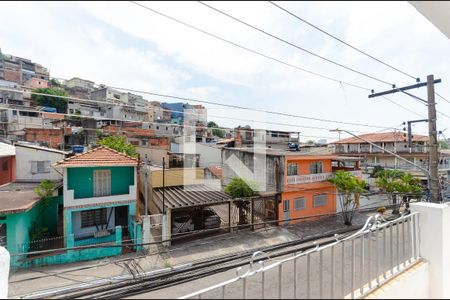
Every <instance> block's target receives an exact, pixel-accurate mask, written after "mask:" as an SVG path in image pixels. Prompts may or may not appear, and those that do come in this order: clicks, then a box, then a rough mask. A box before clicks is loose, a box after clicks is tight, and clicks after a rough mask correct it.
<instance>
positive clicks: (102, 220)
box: [81, 208, 107, 228]
mask: <svg viewBox="0 0 450 300" xmlns="http://www.w3.org/2000/svg"><path fill="white" fill-rule="evenodd" d="M106 222H107V220H106V208H98V209H91V210H84V211H82V212H81V227H82V228H83V227H92V226H95V225H103V224H106Z"/></svg>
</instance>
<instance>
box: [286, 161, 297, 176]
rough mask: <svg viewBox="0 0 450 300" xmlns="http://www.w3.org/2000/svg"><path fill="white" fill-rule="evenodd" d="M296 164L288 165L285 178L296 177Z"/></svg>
mask: <svg viewBox="0 0 450 300" xmlns="http://www.w3.org/2000/svg"><path fill="white" fill-rule="evenodd" d="M297 174H298V173H297V163H288V169H287V176H292V175H297Z"/></svg>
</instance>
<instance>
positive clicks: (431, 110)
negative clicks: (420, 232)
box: [427, 75, 442, 202]
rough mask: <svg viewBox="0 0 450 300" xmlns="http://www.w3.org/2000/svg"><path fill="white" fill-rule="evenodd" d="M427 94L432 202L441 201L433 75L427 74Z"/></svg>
mask: <svg viewBox="0 0 450 300" xmlns="http://www.w3.org/2000/svg"><path fill="white" fill-rule="evenodd" d="M427 94H428V120H429V122H428V134H429V136H430V150H429V153H430V154H429V157H430V158H429V165H430V177H431V196H432V201H433V202H442V195H441V192H440V184H439V172H438V167H439V149H438V142H437V129H436V103H435V99H434V77H433V75H428V76H427Z"/></svg>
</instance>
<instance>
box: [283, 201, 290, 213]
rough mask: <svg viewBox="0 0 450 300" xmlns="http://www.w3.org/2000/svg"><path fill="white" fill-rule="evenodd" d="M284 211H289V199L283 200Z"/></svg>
mask: <svg viewBox="0 0 450 300" xmlns="http://www.w3.org/2000/svg"><path fill="white" fill-rule="evenodd" d="M283 211H285V212H286V211H289V200H283Z"/></svg>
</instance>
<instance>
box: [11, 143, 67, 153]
mask: <svg viewBox="0 0 450 300" xmlns="http://www.w3.org/2000/svg"><path fill="white" fill-rule="evenodd" d="M15 146H16V147H23V148H30V149H35V150H41V151H48V152H54V153H59V154H64V155H68V154H69V153H70V152H67V151H62V150H58V149H53V148H49V147H44V146H39V145H35V144H32V143H27V142H17V143H16V144H15Z"/></svg>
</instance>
